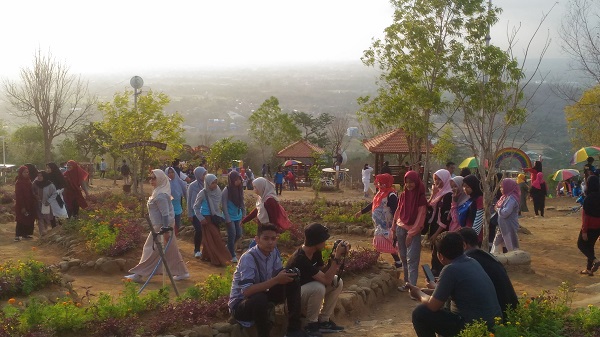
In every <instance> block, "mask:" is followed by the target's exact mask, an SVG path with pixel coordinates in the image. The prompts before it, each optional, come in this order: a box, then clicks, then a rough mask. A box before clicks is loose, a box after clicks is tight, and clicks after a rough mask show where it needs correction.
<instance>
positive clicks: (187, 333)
mask: <svg viewBox="0 0 600 337" xmlns="http://www.w3.org/2000/svg"><path fill="white" fill-rule="evenodd" d="M193 332H194V331H193V330H184V331H181V332H180V333H179V336H182V337H190V334H191V333H193Z"/></svg>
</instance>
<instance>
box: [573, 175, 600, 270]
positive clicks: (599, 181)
mask: <svg viewBox="0 0 600 337" xmlns="http://www.w3.org/2000/svg"><path fill="white" fill-rule="evenodd" d="M586 186H587V192H586V196H585V199H584V200H583V207H582V208H583V211H582V212H581V230H580V231H579V238H578V239H577V248H579V250H580V251H581V252H582V253H583V255H585V257H586V258H587V264H586V268H585V269H584V270H582V271H581V274H584V275H588V276H593V275H594V273H595V272H596V271H598V268H600V260H598V259H597V258H596V254H595V251H594V246H595V245H596V241H598V237H600V178H598V176H596V175H590V176H589V177H588V179H587V184H586Z"/></svg>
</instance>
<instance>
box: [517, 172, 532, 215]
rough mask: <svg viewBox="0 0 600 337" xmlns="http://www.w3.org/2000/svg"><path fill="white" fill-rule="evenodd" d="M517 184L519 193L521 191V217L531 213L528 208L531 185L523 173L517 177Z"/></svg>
mask: <svg viewBox="0 0 600 337" xmlns="http://www.w3.org/2000/svg"><path fill="white" fill-rule="evenodd" d="M517 184H518V185H519V191H521V200H520V202H519V215H520V216H521V215H522V214H523V212H529V208H528V207H527V196H528V195H529V184H527V178H526V177H525V175H524V174H523V173H520V174H519V175H518V176H517Z"/></svg>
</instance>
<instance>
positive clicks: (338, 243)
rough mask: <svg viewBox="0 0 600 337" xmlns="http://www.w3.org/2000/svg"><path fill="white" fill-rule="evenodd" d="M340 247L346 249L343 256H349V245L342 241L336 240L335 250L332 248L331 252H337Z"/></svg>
mask: <svg viewBox="0 0 600 337" xmlns="http://www.w3.org/2000/svg"><path fill="white" fill-rule="evenodd" d="M338 246H339V247H344V248H345V249H344V254H342V255H343V256H346V254H348V250H350V248H349V244H348V243H347V242H346V241H344V240H342V239H338V240H335V242H334V243H333V248H332V250H331V251H332V252H335V250H336V249H337V248H338Z"/></svg>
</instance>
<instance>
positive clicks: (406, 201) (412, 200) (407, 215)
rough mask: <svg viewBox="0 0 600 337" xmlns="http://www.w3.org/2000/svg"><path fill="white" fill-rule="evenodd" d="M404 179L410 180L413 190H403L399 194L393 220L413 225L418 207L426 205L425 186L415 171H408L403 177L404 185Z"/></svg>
mask: <svg viewBox="0 0 600 337" xmlns="http://www.w3.org/2000/svg"><path fill="white" fill-rule="evenodd" d="M406 179H410V180H412V181H413V182H414V183H415V188H413V189H412V190H410V191H409V190H407V189H405V190H404V192H402V193H401V194H400V198H399V199H398V209H396V216H395V218H400V220H401V221H402V223H403V224H405V225H414V223H415V220H417V214H418V213H419V207H421V206H424V205H427V199H425V185H423V182H422V181H421V179H420V178H419V174H418V173H417V172H415V171H408V172H406V174H405V175H404V183H405V184H406Z"/></svg>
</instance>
